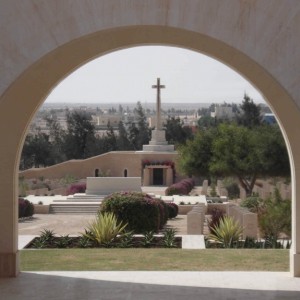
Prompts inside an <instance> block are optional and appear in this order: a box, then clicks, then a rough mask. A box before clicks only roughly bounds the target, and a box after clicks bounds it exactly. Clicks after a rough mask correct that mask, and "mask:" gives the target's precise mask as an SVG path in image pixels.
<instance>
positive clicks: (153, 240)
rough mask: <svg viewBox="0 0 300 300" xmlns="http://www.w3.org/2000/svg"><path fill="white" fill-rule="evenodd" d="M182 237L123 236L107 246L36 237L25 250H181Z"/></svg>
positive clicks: (76, 239) (79, 238)
mask: <svg viewBox="0 0 300 300" xmlns="http://www.w3.org/2000/svg"><path fill="white" fill-rule="evenodd" d="M181 247H182V237H181V236H175V237H173V238H172V237H168V236H166V235H152V234H149V233H148V234H146V235H123V236H118V237H117V238H115V239H114V240H113V241H111V242H109V243H106V244H98V243H96V242H94V241H91V240H89V239H87V238H86V237H84V236H76V237H70V236H68V235H65V236H53V237H51V238H50V239H48V240H47V239H45V238H43V236H39V237H35V238H34V239H33V240H32V241H31V242H30V243H29V244H28V245H27V246H26V247H25V249H62V248H181Z"/></svg>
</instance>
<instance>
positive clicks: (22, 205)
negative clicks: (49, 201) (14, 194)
mask: <svg viewBox="0 0 300 300" xmlns="http://www.w3.org/2000/svg"><path fill="white" fill-rule="evenodd" d="M33 214H34V206H33V204H32V203H31V202H29V201H28V200H26V199H23V198H19V218H25V217H31V216H33Z"/></svg>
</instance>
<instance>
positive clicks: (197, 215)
mask: <svg viewBox="0 0 300 300" xmlns="http://www.w3.org/2000/svg"><path fill="white" fill-rule="evenodd" d="M204 218H205V214H204V204H198V205H196V206H194V208H193V209H192V210H191V211H190V212H189V213H187V234H200V235H201V234H203V229H204Z"/></svg>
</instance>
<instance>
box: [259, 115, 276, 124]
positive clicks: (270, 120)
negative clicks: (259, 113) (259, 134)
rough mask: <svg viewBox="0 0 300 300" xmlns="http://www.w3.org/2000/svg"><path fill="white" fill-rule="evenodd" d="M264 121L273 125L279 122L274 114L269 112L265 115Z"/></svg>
mask: <svg viewBox="0 0 300 300" xmlns="http://www.w3.org/2000/svg"><path fill="white" fill-rule="evenodd" d="M262 122H263V123H265V124H269V125H273V124H276V123H277V120H276V117H275V115H274V114H269V113H268V114H264V115H263V117H262Z"/></svg>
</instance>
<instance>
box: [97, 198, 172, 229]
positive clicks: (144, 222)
mask: <svg viewBox="0 0 300 300" xmlns="http://www.w3.org/2000/svg"><path fill="white" fill-rule="evenodd" d="M101 212H112V213H114V214H115V216H116V217H117V219H118V221H119V222H123V223H127V227H126V230H128V231H134V232H135V233H144V232H146V231H154V232H158V230H159V229H160V228H162V227H163V225H164V224H165V223H166V220H167V216H168V215H167V213H165V205H164V204H163V201H161V200H155V199H153V198H152V197H151V196H149V195H148V194H145V193H141V192H117V193H113V194H111V195H109V196H107V197H106V198H104V200H103V201H102V205H101Z"/></svg>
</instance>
